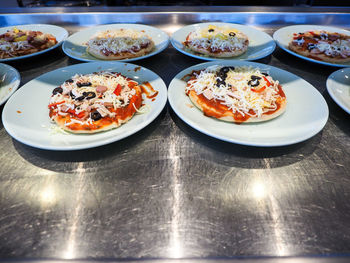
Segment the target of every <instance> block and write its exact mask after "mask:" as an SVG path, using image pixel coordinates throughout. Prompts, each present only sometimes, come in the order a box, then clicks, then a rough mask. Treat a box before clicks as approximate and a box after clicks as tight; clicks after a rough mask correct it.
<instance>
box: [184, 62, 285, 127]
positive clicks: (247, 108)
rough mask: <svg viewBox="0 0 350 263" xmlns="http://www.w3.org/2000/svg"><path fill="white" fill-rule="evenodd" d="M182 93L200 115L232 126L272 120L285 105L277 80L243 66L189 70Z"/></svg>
mask: <svg viewBox="0 0 350 263" xmlns="http://www.w3.org/2000/svg"><path fill="white" fill-rule="evenodd" d="M186 94H187V95H188V96H189V98H190V100H191V101H192V103H193V104H194V105H195V106H197V107H198V108H199V109H200V110H201V111H203V113H204V115H206V116H209V117H214V118H217V119H219V120H223V121H228V122H235V123H242V122H261V121H267V120H270V119H273V118H276V117H277V116H279V115H281V114H282V113H283V112H284V111H285V109H286V105H287V98H286V95H285V94H284V92H283V89H282V86H281V85H280V84H279V81H278V80H274V79H273V78H272V77H271V76H270V75H269V74H268V73H266V72H261V71H260V70H259V69H258V68H253V67H246V66H242V67H232V66H218V65H214V66H210V67H208V68H206V69H203V70H200V71H193V72H192V74H191V75H190V77H189V80H188V81H187V86H186Z"/></svg>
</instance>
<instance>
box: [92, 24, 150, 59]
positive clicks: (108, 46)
mask: <svg viewBox="0 0 350 263" xmlns="http://www.w3.org/2000/svg"><path fill="white" fill-rule="evenodd" d="M153 49H154V42H153V40H152V39H151V38H150V37H149V36H148V35H146V33H145V32H144V31H143V30H141V31H138V30H134V29H123V28H121V29H114V30H107V31H102V32H98V33H97V34H96V35H95V36H94V37H93V38H92V39H90V40H89V41H88V43H87V52H88V53H89V54H91V55H92V56H94V57H96V58H99V59H103V60H120V59H127V58H135V57H141V56H144V55H146V54H148V53H150V52H151V51H152V50H153Z"/></svg>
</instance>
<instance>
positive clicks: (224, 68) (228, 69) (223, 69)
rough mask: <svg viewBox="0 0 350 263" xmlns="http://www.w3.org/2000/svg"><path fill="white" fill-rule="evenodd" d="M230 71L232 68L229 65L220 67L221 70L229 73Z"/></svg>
mask: <svg viewBox="0 0 350 263" xmlns="http://www.w3.org/2000/svg"><path fill="white" fill-rule="evenodd" d="M229 71H230V68H229V67H223V68H221V69H220V72H224V73H227V72H229Z"/></svg>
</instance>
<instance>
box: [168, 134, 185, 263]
mask: <svg viewBox="0 0 350 263" xmlns="http://www.w3.org/2000/svg"><path fill="white" fill-rule="evenodd" d="M176 145H177V144H176V140H175V139H173V140H172V139H171V138H170V147H169V159H170V161H171V164H172V173H171V174H170V176H171V177H172V181H171V184H172V187H173V189H172V191H173V204H172V211H171V212H172V216H171V233H170V244H169V258H181V257H182V256H183V251H182V242H181V238H180V234H179V228H180V227H181V226H179V224H180V222H181V219H180V215H181V204H180V202H181V200H180V198H181V181H180V180H179V178H178V177H179V176H180V174H179V172H180V167H179V156H178V155H177V150H176Z"/></svg>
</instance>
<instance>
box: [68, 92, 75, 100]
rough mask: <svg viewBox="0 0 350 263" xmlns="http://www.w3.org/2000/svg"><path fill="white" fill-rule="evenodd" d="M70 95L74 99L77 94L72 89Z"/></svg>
mask: <svg viewBox="0 0 350 263" xmlns="http://www.w3.org/2000/svg"><path fill="white" fill-rule="evenodd" d="M69 96H70V97H71V98H72V99H75V95H74V94H73V92H72V91H70V92H69Z"/></svg>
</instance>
